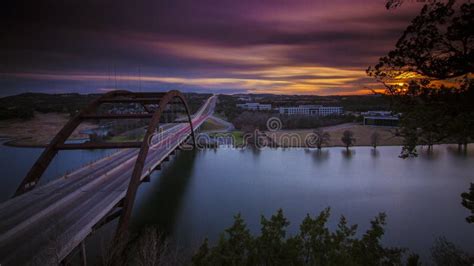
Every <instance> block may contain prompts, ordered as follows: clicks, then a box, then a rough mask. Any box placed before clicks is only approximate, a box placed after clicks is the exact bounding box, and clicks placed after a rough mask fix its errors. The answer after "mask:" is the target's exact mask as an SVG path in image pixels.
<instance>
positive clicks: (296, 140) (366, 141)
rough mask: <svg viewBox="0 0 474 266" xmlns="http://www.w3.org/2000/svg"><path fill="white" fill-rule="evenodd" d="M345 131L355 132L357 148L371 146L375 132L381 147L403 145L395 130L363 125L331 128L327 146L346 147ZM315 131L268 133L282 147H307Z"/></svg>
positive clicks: (328, 129)
mask: <svg viewBox="0 0 474 266" xmlns="http://www.w3.org/2000/svg"><path fill="white" fill-rule="evenodd" d="M345 130H351V131H352V132H354V137H355V139H356V142H355V146H371V145H372V144H371V135H372V133H373V132H377V133H378V134H379V144H378V145H380V146H390V145H402V144H403V139H402V138H401V137H397V136H395V129H394V128H384V127H372V126H363V125H348V126H340V127H337V126H336V127H329V128H327V129H326V130H325V131H327V132H329V134H330V135H331V139H330V141H329V144H328V145H327V146H332V147H333V146H344V144H343V143H342V141H341V137H342V133H343V132H344V131H345ZM312 132H313V130H282V131H276V132H267V135H268V136H269V137H270V138H271V139H272V140H273V141H275V142H276V143H277V145H278V146H282V147H305V139H306V138H308V134H310V133H312Z"/></svg>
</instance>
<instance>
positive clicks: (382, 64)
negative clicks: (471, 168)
mask: <svg viewBox="0 0 474 266" xmlns="http://www.w3.org/2000/svg"><path fill="white" fill-rule="evenodd" d="M402 2H403V1H400V0H389V1H388V2H387V8H393V7H397V6H398V5H400V4H401V3H402ZM473 22H474V4H473V3H470V2H466V3H462V4H457V3H456V1H454V0H450V1H446V2H444V1H443V2H442V1H433V2H431V3H429V4H426V5H425V6H424V7H423V8H422V10H421V12H420V14H419V15H418V16H417V17H416V18H415V19H413V21H412V22H411V25H409V26H408V27H407V28H406V30H405V31H404V33H403V34H402V36H401V37H400V39H399V40H398V42H397V44H396V46H395V49H394V50H392V51H390V52H389V53H388V55H386V56H384V57H381V58H380V59H379V62H378V63H377V64H376V65H375V66H373V67H369V68H368V69H367V73H368V75H369V76H371V77H373V78H375V79H376V80H377V81H379V82H380V83H381V84H383V85H384V87H385V89H386V93H387V94H389V95H391V96H392V104H393V106H392V107H393V108H394V109H396V111H398V112H400V113H402V117H401V121H400V124H401V127H402V129H403V128H404V129H405V130H402V132H403V133H404V134H403V137H405V139H406V143H407V145H405V146H404V148H403V150H402V155H401V157H403V158H405V157H408V156H412V155H415V156H416V150H415V147H416V145H417V144H426V145H428V146H429V148H431V146H432V145H433V144H434V143H438V142H440V141H447V142H457V143H466V145H467V142H469V141H471V140H472V139H473V136H474V122H473V121H474V105H472V102H473V101H474V82H473V81H472V73H473V70H474V60H473V59H474V53H473V50H474V42H473V40H474V31H472V25H473ZM460 127H463V128H464V129H463V130H459V128H460ZM408 134H414V135H408ZM415 140H416V143H413V141H415ZM462 145H464V144H462Z"/></svg>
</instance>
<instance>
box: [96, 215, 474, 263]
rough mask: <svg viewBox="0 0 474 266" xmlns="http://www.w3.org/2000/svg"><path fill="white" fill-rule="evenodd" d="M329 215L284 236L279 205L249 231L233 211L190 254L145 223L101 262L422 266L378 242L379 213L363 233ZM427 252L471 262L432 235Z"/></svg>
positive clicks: (436, 259) (442, 259)
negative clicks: (213, 238) (228, 222)
mask: <svg viewBox="0 0 474 266" xmlns="http://www.w3.org/2000/svg"><path fill="white" fill-rule="evenodd" d="M329 217H330V209H329V208H326V209H325V210H323V211H322V212H321V213H320V214H319V215H318V216H315V217H311V216H310V215H309V214H308V215H307V216H306V217H305V218H304V219H303V221H302V222H301V224H300V226H299V231H298V232H296V234H294V235H289V234H288V233H287V228H288V226H289V224H290V221H288V219H287V218H286V217H285V216H284V214H283V211H282V210H281V209H280V210H278V211H277V213H276V214H274V215H272V216H271V217H270V218H266V217H264V216H262V217H261V219H260V225H261V227H260V234H252V233H250V230H249V229H248V228H247V225H246V223H245V221H244V219H243V218H242V217H241V215H240V214H237V215H236V216H235V217H234V223H233V225H232V226H231V227H229V228H227V229H226V230H224V231H223V232H222V234H221V236H220V238H219V240H218V241H217V242H216V243H215V244H213V245H210V244H209V241H208V240H207V239H205V240H204V241H203V243H202V245H201V246H200V247H199V248H198V249H197V250H196V251H195V252H194V254H193V255H192V256H189V255H188V254H187V253H185V252H183V250H181V251H180V250H177V249H176V248H175V247H174V246H173V245H172V244H171V243H170V242H169V241H168V240H167V238H166V236H164V235H163V234H161V233H160V232H159V231H158V230H157V229H156V228H150V227H148V228H145V229H144V230H143V231H142V232H140V233H139V234H138V235H126V236H125V235H124V236H123V237H119V238H117V239H116V241H115V242H113V243H112V244H111V245H110V246H109V247H108V248H107V249H106V250H105V251H104V252H103V253H102V254H101V258H100V265H196V266H203V265H353V266H356V265H361V266H362V265H364V266H366V265H374V266H375V265H409V266H412V265H413V266H418V265H422V262H421V259H420V257H419V256H418V255H417V254H414V253H411V252H410V251H409V250H408V249H406V248H402V247H387V246H385V245H383V244H382V238H383V236H384V234H385V226H386V215H385V214H384V213H380V214H378V215H377V216H376V217H375V218H374V219H372V220H371V221H370V227H369V228H368V229H367V230H366V231H365V232H364V233H363V234H359V233H357V229H358V226H357V224H349V222H348V221H347V219H346V218H345V217H344V216H341V217H340V219H339V223H338V224H337V226H336V227H335V228H334V229H330V228H329V226H328V220H329ZM430 251H431V262H433V263H434V264H435V265H472V263H473V262H474V257H473V256H472V255H470V254H468V253H466V252H465V251H463V250H462V249H460V248H458V247H457V246H455V245H454V244H453V243H451V242H449V241H447V240H446V238H444V237H440V238H437V239H436V241H435V242H434V244H433V246H432V248H431V249H430Z"/></svg>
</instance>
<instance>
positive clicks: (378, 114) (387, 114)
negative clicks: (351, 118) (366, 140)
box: [361, 111, 392, 116]
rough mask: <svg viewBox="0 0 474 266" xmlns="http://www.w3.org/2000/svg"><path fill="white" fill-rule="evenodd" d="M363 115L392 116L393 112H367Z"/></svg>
mask: <svg viewBox="0 0 474 266" xmlns="http://www.w3.org/2000/svg"><path fill="white" fill-rule="evenodd" d="M361 115H363V116H391V115H392V112H391V111H367V112H362V113H361Z"/></svg>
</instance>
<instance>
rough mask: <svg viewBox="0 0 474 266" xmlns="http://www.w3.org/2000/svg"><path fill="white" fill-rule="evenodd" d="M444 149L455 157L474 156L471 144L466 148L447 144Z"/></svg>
mask: <svg viewBox="0 0 474 266" xmlns="http://www.w3.org/2000/svg"><path fill="white" fill-rule="evenodd" d="M446 150H447V151H448V153H449V154H450V155H452V156H455V157H460V158H463V157H464V158H467V157H474V149H472V146H469V145H468V146H467V148H464V147H463V146H458V145H449V146H448V147H446Z"/></svg>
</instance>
